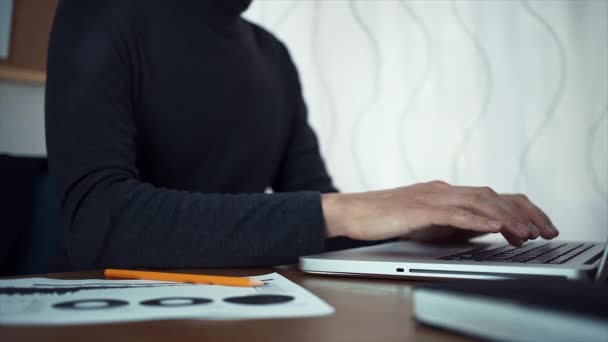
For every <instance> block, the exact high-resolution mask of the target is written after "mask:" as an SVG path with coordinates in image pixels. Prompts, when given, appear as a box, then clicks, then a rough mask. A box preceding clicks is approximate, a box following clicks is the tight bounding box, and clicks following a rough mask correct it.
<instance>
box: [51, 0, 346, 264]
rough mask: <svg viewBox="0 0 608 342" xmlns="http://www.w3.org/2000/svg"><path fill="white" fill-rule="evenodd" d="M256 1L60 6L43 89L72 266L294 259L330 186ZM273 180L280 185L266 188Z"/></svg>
mask: <svg viewBox="0 0 608 342" xmlns="http://www.w3.org/2000/svg"><path fill="white" fill-rule="evenodd" d="M248 2H249V1H247V0H244V1H243V0H182V1H165V0H146V1H143V0H141V1H135V0H133V1H123V0H115V1H110V0H104V1H84V0H72V1H67V0H66V1H62V2H61V3H60V5H59V7H58V9H57V14H56V18H55V22H54V24H53V30H52V34H51V40H50V47H49V59H48V81H47V88H46V125H47V126H46V130H47V147H48V158H49V164H50V173H51V177H52V180H53V182H54V184H55V186H56V189H57V194H58V201H59V207H60V211H61V217H62V224H63V229H64V230H63V233H62V239H61V242H62V244H61V252H62V260H61V261H60V264H61V267H62V269H87V268H100V267H157V268H172V267H233V266H234V267H236V266H252V265H271V264H281V263H290V262H294V261H296V260H297V257H298V256H301V255H305V254H311V253H315V252H319V251H321V250H322V249H323V247H324V244H325V241H324V221H323V213H322V209H321V202H320V193H322V192H331V191H335V188H334V186H333V185H332V182H331V179H330V177H329V176H328V174H327V171H326V169H325V166H324V163H323V160H322V158H321V156H320V155H319V149H318V144H317V139H316V137H315V134H314V133H313V131H312V130H311V128H310V126H309V125H308V123H307V114H306V108H305V105H304V102H303V100H302V95H301V89H300V84H299V81H298V75H297V73H296V69H295V67H294V65H293V63H292V61H291V59H290V57H289V55H288V52H287V50H286V49H285V46H284V45H283V44H282V43H281V42H279V41H278V40H277V39H276V38H274V37H273V36H272V35H271V34H270V33H268V32H267V31H265V30H263V29H262V28H260V27H258V26H256V25H254V24H252V23H250V22H247V21H246V20H244V19H242V18H241V17H240V13H241V12H242V11H243V10H245V9H246V8H247V5H248ZM268 188H271V189H272V190H273V191H274V192H275V193H274V194H265V193H264V192H265V190H266V189H268Z"/></svg>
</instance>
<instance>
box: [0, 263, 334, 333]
mask: <svg viewBox="0 0 608 342" xmlns="http://www.w3.org/2000/svg"><path fill="white" fill-rule="evenodd" d="M251 278H254V279H259V280H263V281H264V282H265V283H266V284H265V285H264V286H261V287H233V286H219V285H199V284H185V283H172V282H157V281H147V280H98V279H88V280H56V279H48V278H26V279H10V280H0V325H22V324H55V325H65V324H94V323H115V322H128V321H141V320H163V319H213V320H218V319H254V318H255V319H259V318H280V317H310V316H322V315H329V314H332V313H333V312H334V309H333V308H332V307H331V306H329V305H328V304H326V303H325V302H323V301H322V300H321V299H319V298H318V297H316V296H315V295H313V294H312V293H310V292H308V291H307V290H305V289H303V288H302V287H300V286H298V285H296V284H294V283H293V282H291V281H289V280H287V279H286V278H284V277H283V276H281V275H279V274H278V273H271V274H266V275H261V276H256V277H251Z"/></svg>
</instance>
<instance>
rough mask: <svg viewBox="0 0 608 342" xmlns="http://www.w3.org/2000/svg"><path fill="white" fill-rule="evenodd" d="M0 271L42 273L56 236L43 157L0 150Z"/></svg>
mask: <svg viewBox="0 0 608 342" xmlns="http://www.w3.org/2000/svg"><path fill="white" fill-rule="evenodd" d="M0 215H1V216H0V232H1V236H0V275H3V276H6V275H23V274H35V273H45V272H49V270H50V262H51V260H52V259H53V257H54V255H55V250H56V245H57V238H58V236H59V224H58V221H59V219H58V210H57V206H56V203H55V201H54V200H53V199H52V195H51V184H50V180H49V176H48V168H47V161H46V158H43V157H19V156H11V155H6V154H0Z"/></svg>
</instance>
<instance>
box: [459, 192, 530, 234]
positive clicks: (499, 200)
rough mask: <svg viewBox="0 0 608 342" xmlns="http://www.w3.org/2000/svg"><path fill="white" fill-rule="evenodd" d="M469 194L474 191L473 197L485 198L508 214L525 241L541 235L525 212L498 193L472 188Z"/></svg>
mask: <svg viewBox="0 0 608 342" xmlns="http://www.w3.org/2000/svg"><path fill="white" fill-rule="evenodd" d="M468 191H469V193H471V191H472V196H474V197H475V196H476V197H480V196H481V197H482V198H483V197H485V198H486V200H490V201H493V203H494V204H495V205H497V206H498V207H500V208H502V209H503V212H504V213H506V214H507V215H508V216H509V217H511V218H512V219H513V218H514V222H512V223H511V224H512V225H514V226H515V228H516V230H517V231H519V232H521V233H522V234H523V235H518V236H519V237H520V238H522V239H523V240H527V239H536V238H538V236H539V235H540V230H539V229H538V228H537V227H536V226H534V224H533V223H532V222H531V221H530V218H529V217H528V216H527V215H526V214H525V212H523V210H522V209H521V208H520V207H519V206H517V205H516V204H512V203H511V202H510V200H507V199H505V198H503V197H502V196H501V195H499V194H498V193H496V192H495V191H494V190H492V189H491V188H489V187H479V188H474V187H471V188H470V189H469V190H468Z"/></svg>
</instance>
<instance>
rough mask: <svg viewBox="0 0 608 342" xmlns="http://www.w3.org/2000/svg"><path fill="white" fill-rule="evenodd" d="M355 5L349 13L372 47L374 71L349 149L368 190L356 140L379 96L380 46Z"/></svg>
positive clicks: (352, 3) (363, 183) (355, 121)
mask: <svg viewBox="0 0 608 342" xmlns="http://www.w3.org/2000/svg"><path fill="white" fill-rule="evenodd" d="M356 4H357V2H356V1H350V2H349V5H350V12H351V15H352V16H353V19H355V21H356V22H357V25H359V27H360V28H361V31H362V32H363V34H364V35H365V37H366V38H367V40H368V42H369V43H370V45H371V46H372V55H373V61H372V68H373V70H374V71H373V75H372V80H371V87H370V89H371V91H370V94H369V97H368V99H367V101H366V102H365V104H364V105H363V106H362V107H361V110H360V111H359V113H358V114H357V116H356V117H355V120H354V126H353V132H352V135H351V148H352V153H353V159H354V163H355V170H356V171H357V174H358V176H359V179H360V181H361V184H362V185H363V187H364V188H365V189H369V188H370V185H371V183H370V182H369V180H368V179H367V178H366V176H365V169H364V161H363V160H362V157H361V154H360V152H361V151H360V150H359V149H358V148H357V140H358V138H359V136H360V131H361V125H362V123H363V119H364V118H365V116H366V115H369V111H370V110H371V109H372V107H373V105H374V103H375V102H376V100H377V98H378V97H379V95H380V71H381V70H380V68H381V59H380V44H379V43H378V40H377V39H376V37H375V36H374V33H373V32H372V30H371V28H370V27H369V26H368V25H367V24H366V23H365V20H363V17H362V16H361V13H359V9H358V8H357V5H356Z"/></svg>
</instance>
